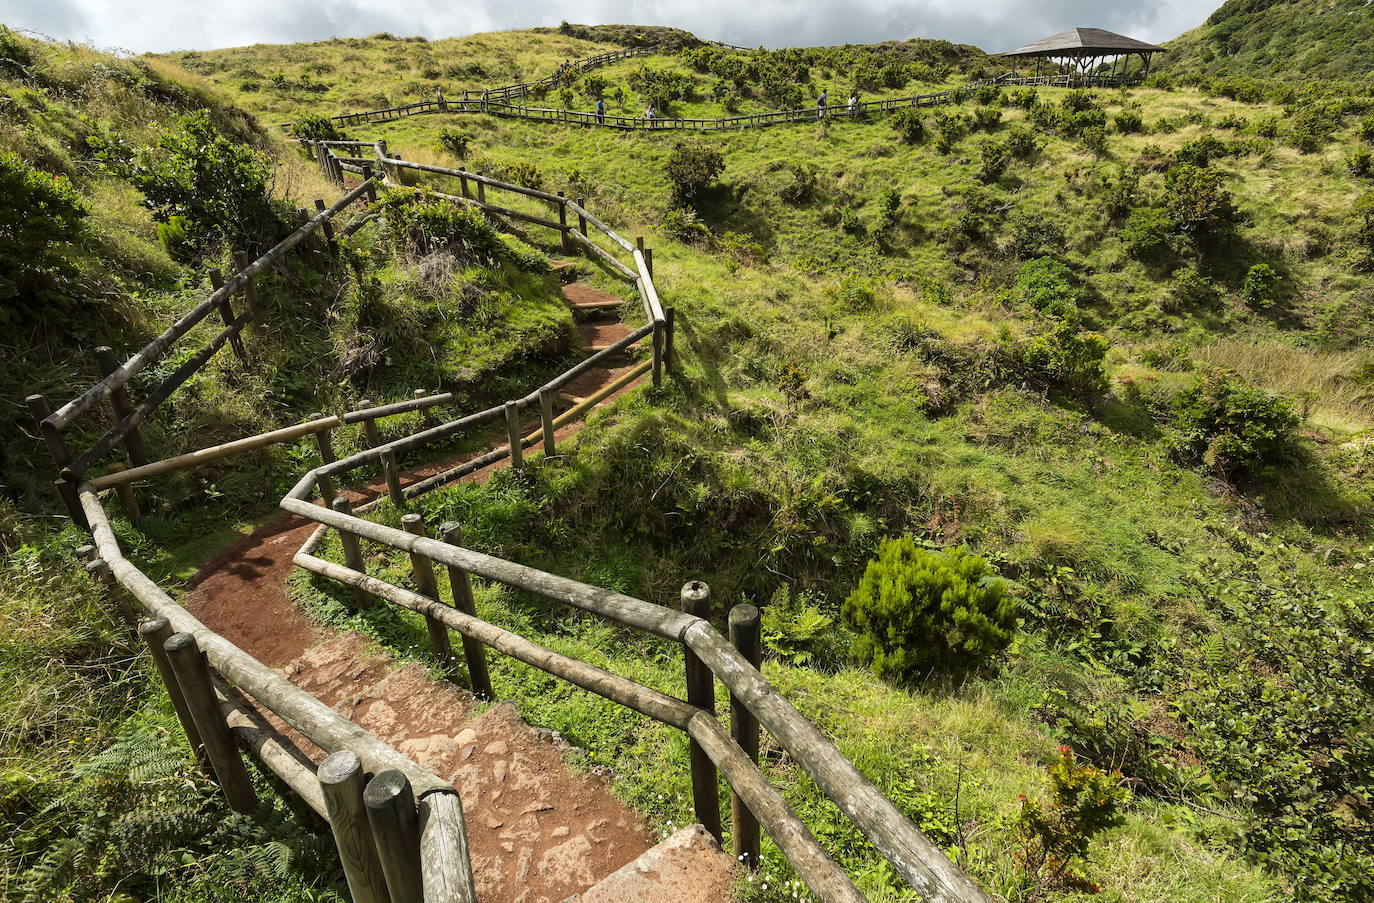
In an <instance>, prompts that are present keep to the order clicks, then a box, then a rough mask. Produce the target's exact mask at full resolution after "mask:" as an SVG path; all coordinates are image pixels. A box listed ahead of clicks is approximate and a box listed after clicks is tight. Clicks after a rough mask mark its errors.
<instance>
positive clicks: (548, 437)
mask: <svg viewBox="0 0 1374 903" xmlns="http://www.w3.org/2000/svg"><path fill="white" fill-rule="evenodd" d="M539 422H540V423H541V424H542V425H543V427H544V456H545V457H548V458H552V457H553V456H554V455H555V454H557V453H558V443H557V441H556V437H555V436H554V428H553V392H552V391H551V390H550V389H549V388H548V387H547V386H545V387H543V388H541V389H540V390H539Z"/></svg>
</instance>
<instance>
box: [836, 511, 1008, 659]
mask: <svg viewBox="0 0 1374 903" xmlns="http://www.w3.org/2000/svg"><path fill="white" fill-rule="evenodd" d="M840 613H841V616H842V617H843V619H844V622H845V623H846V624H847V625H849V626H850V627H851V628H853V629H854V630H856V631H857V632H858V634H859V636H858V638H857V639H856V640H855V644H854V652H855V654H856V655H857V656H858V657H859V658H860V659H861V660H863V661H864V662H867V663H868V664H869V665H870V666H871V667H872V668H873V670H874V672H876V673H877V674H878V675H879V676H881V677H893V678H897V679H902V680H905V679H911V678H915V677H920V676H921V675H923V674H925V673H927V672H930V671H933V670H941V671H954V672H958V671H962V670H966V669H968V668H970V667H973V666H976V665H977V664H979V663H980V662H982V661H983V660H985V659H986V658H988V657H989V656H991V655H993V654H995V653H997V652H1000V651H1001V650H1002V649H1004V648H1006V646H1007V644H1008V643H1009V642H1011V637H1012V633H1013V632H1014V631H1015V629H1016V618H1017V604H1016V602H1015V600H1014V599H1013V598H1012V597H1011V596H1010V595H1008V593H1007V584H1006V582H1005V581H1004V580H1002V579H1001V578H999V577H998V576H997V574H996V572H995V571H994V570H993V569H992V567H991V566H990V565H989V564H988V563H987V562H986V561H985V560H983V559H982V558H979V557H978V556H976V555H974V554H973V553H971V552H969V551H968V550H967V549H964V548H957V549H950V550H948V551H942V552H933V551H928V550H926V549H922V548H919V547H918V546H917V545H916V543H915V541H914V540H912V538H911V537H909V536H903V537H901V538H894V539H886V540H883V542H882V544H881V545H880V546H879V548H878V557H877V559H876V560H874V561H871V562H869V564H868V567H867V569H866V570H865V571H864V575H863V578H862V579H861V580H860V581H859V585H858V586H857V587H856V588H855V589H854V592H852V593H851V594H850V595H849V598H848V599H846V600H845V602H844V606H843V607H842V609H841V612H840Z"/></svg>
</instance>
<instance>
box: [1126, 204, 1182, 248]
mask: <svg viewBox="0 0 1374 903" xmlns="http://www.w3.org/2000/svg"><path fill="white" fill-rule="evenodd" d="M1118 235H1119V237H1120V238H1121V244H1122V245H1123V246H1125V248H1126V253H1127V254H1130V255H1131V256H1132V257H1134V258H1135V259H1137V260H1153V259H1155V258H1158V257H1159V256H1160V255H1162V254H1164V253H1165V252H1167V251H1168V250H1169V249H1170V248H1171V247H1172V246H1173V241H1174V219H1173V218H1172V217H1171V216H1170V215H1169V213H1168V212H1167V211H1165V210H1163V209H1161V208H1159V207H1138V208H1136V209H1135V210H1132V211H1131V212H1130V214H1129V215H1128V216H1127V217H1126V222H1125V223H1124V224H1123V225H1122V226H1121V231H1120V232H1119V233H1118Z"/></svg>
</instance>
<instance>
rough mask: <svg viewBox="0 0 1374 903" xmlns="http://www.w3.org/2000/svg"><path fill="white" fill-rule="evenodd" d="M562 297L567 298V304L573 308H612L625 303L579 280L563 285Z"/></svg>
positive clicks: (623, 300)
mask: <svg viewBox="0 0 1374 903" xmlns="http://www.w3.org/2000/svg"><path fill="white" fill-rule="evenodd" d="M563 297H564V298H567V299H568V306H569V307H571V308H572V309H573V310H614V309H615V308H617V307H620V305H622V304H624V303H625V299H623V298H617V297H616V296H615V295H612V294H608V293H607V292H603V291H601V289H598V288H592V287H591V286H590V285H586V284H585V283H581V282H570V283H568V284H567V285H565V286H563Z"/></svg>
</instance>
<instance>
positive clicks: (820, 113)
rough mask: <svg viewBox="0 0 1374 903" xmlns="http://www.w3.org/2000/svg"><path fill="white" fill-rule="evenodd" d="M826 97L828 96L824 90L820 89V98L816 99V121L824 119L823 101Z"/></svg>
mask: <svg viewBox="0 0 1374 903" xmlns="http://www.w3.org/2000/svg"><path fill="white" fill-rule="evenodd" d="M827 96H828V95H827V93H826V90H825V89H824V88H822V89H821V96H820V97H817V98H816V118H817V119H824V118H825V100H826V97H827Z"/></svg>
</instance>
